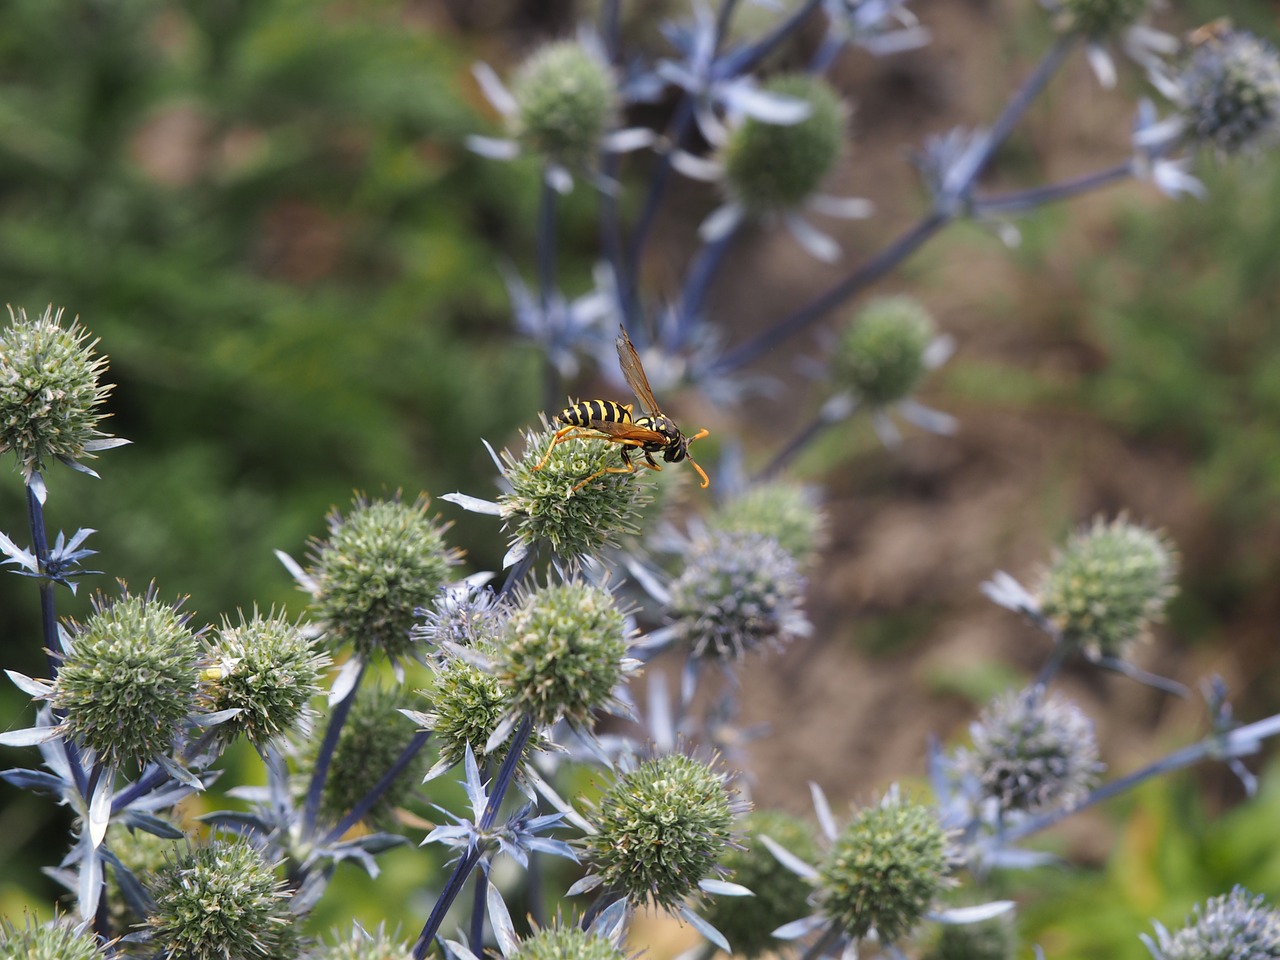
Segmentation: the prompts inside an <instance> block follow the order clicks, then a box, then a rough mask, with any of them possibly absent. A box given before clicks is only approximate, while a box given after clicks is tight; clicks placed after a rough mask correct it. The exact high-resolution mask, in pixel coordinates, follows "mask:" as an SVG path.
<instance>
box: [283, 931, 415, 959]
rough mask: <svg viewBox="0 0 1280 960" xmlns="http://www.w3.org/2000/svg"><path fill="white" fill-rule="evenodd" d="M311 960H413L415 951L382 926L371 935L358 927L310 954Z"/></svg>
mask: <svg viewBox="0 0 1280 960" xmlns="http://www.w3.org/2000/svg"><path fill="white" fill-rule="evenodd" d="M308 957H309V960H413V951H412V950H411V949H410V948H409V947H408V946H407V945H405V944H403V943H401V942H399V941H398V940H397V939H396V938H395V937H393V936H391V935H390V934H388V933H387V932H386V930H384V929H383V928H382V927H381V926H380V927H378V929H377V930H374V931H373V932H372V933H370V932H369V931H368V930H365V929H364V928H363V927H361V926H359V925H357V926H355V927H354V928H353V929H352V930H351V933H350V934H348V935H347V936H345V937H343V938H341V939H339V940H337V941H336V942H334V943H332V944H324V945H322V946H320V947H319V948H317V949H315V950H313V951H312V952H311V953H310V954H308Z"/></svg>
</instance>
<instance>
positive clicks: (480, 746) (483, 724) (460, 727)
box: [414, 657, 512, 769]
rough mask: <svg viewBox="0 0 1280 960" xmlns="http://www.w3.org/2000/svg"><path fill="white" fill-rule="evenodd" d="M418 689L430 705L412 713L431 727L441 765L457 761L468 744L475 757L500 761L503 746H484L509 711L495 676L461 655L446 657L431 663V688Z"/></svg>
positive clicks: (460, 760)
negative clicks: (433, 670) (433, 673)
mask: <svg viewBox="0 0 1280 960" xmlns="http://www.w3.org/2000/svg"><path fill="white" fill-rule="evenodd" d="M421 693H422V694H423V695H424V696H426V697H427V698H428V700H429V701H430V704H431V706H430V707H429V708H428V709H427V710H425V711H423V712H421V713H420V714H414V717H415V719H418V720H419V721H420V722H421V723H422V725H423V727H424V728H425V729H428V730H430V731H431V735H432V740H433V742H434V743H435V747H436V750H437V751H439V754H440V767H441V768H442V769H447V768H448V767H452V766H454V765H456V764H459V763H461V762H462V760H463V757H465V756H466V752H467V748H468V747H470V748H471V751H472V752H473V753H474V754H475V755H476V757H477V758H480V759H489V760H492V761H494V762H495V763H500V762H501V761H502V757H503V756H505V750H502V749H495V750H493V751H488V750H486V746H487V745H488V742H489V738H490V737H491V736H492V735H493V733H494V731H495V730H497V729H498V726H499V724H501V723H502V721H503V720H504V719H505V718H506V717H507V716H508V715H509V714H510V713H511V711H512V703H511V701H510V699H509V698H508V696H507V693H506V688H504V687H503V685H502V682H501V681H500V680H499V679H498V678H497V677H496V676H494V675H493V674H492V673H491V672H489V671H487V670H484V669H482V668H480V667H478V666H476V665H475V664H474V663H472V662H471V661H469V660H466V659H464V658H462V657H446V658H443V659H442V660H441V661H440V662H439V663H438V664H437V665H436V667H435V676H434V678H433V679H432V682H431V688H430V689H429V690H423V691H421Z"/></svg>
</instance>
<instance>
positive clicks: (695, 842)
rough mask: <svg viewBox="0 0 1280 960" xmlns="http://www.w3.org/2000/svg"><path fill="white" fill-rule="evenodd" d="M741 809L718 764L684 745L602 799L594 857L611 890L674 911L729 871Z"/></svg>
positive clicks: (592, 841)
mask: <svg viewBox="0 0 1280 960" xmlns="http://www.w3.org/2000/svg"><path fill="white" fill-rule="evenodd" d="M734 813H735V803H734V800H733V798H732V796H731V795H730V793H729V790H728V788H727V785H726V783H725V778H724V775H723V774H722V773H720V772H719V771H718V770H716V769H715V767H714V766H713V765H711V764H708V763H704V762H702V761H700V760H696V759H694V758H692V757H689V756H685V755H684V754H679V753H673V754H667V755H666V756H663V757H659V758H657V759H654V760H646V761H644V762H642V763H640V764H639V765H638V766H636V767H635V768H634V769H633V770H631V771H629V772H627V773H624V774H623V775H622V776H620V777H619V778H618V779H617V780H616V781H615V782H614V784H613V785H612V786H611V787H609V789H608V790H606V791H605V793H604V795H603V796H602V797H601V798H600V799H599V801H598V802H597V804H596V808H595V810H594V812H593V814H592V815H591V816H590V820H591V824H592V827H593V828H594V832H593V833H592V834H591V835H590V836H589V837H587V839H586V840H585V846H586V852H587V858H588V860H589V861H590V862H591V864H592V866H593V867H594V869H595V871H596V873H597V874H598V875H599V877H600V878H601V880H602V881H603V884H604V886H605V888H606V889H607V890H609V891H611V892H613V893H617V894H622V895H624V896H626V897H627V898H628V899H629V900H631V901H633V902H636V903H643V902H648V901H652V902H653V903H655V904H656V905H658V906H659V907H662V908H663V909H665V910H668V911H674V910H676V909H677V908H678V907H679V906H680V905H681V904H682V903H683V902H684V901H685V900H686V899H687V898H690V897H696V896H698V894H699V887H698V884H699V882H700V881H702V880H705V879H707V878H709V877H712V876H714V875H716V874H718V873H719V872H720V871H721V869H722V868H721V866H720V860H721V858H722V857H723V855H724V853H725V851H726V849H727V848H728V847H729V845H730V844H731V843H732V842H733V837H734Z"/></svg>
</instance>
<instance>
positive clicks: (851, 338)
mask: <svg viewBox="0 0 1280 960" xmlns="http://www.w3.org/2000/svg"><path fill="white" fill-rule="evenodd" d="M934 335H935V326H934V322H933V317H931V316H930V315H929V311H928V310H926V309H925V308H924V306H923V305H922V304H921V303H920V302H919V301H917V300H915V299H913V298H911V297H880V298H878V299H875V300H872V301H871V302H870V303H868V304H867V305H866V306H865V307H863V308H862V309H861V310H859V311H858V312H857V314H856V315H855V316H854V317H853V321H852V322H851V323H850V324H849V325H848V326H847V327H846V328H845V330H844V333H843V335H842V336H841V338H840V341H839V343H838V345H837V346H836V351H835V355H834V357H833V358H832V362H831V366H832V375H833V377H834V379H835V381H836V383H837V384H839V386H840V387H841V388H843V389H846V390H850V391H852V393H853V394H854V396H856V397H858V398H859V399H860V400H861V401H862V402H864V403H866V404H868V405H870V406H871V407H885V406H888V405H889V404H892V403H897V402H898V401H900V400H904V399H906V398H907V397H908V396H910V394H911V392H912V391H913V390H915V388H916V387H917V386H918V385H919V383H920V380H921V378H922V377H923V376H924V375H925V372H926V371H927V370H928V363H927V362H926V351H927V350H928V347H929V344H930V343H931V342H932V341H933V339H934Z"/></svg>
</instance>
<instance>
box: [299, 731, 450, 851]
mask: <svg viewBox="0 0 1280 960" xmlns="http://www.w3.org/2000/svg"><path fill="white" fill-rule="evenodd" d="M430 739H431V731H430V730H421V731H419V732H418V733H416V734H414V737H413V739H412V740H410V741H409V743H408V744H407V745H406V746H405V748H404V749H403V750H401V751H400V756H398V757H396V760H395V763H393V764H391V766H390V767H388V768H387V772H386V773H384V774H383V775H382V777H381V779H379V780H378V782H377V783H375V784H374V785H373V786H372V787H370V788H369V792H368V793H366V794H365V795H364V796H363V797H361V798H360V800H359V802H358V803H357V804H356V805H355V806H353V807H352V808H351V810H350V811H349V812H348V813H347V815H346V816H345V817H343V818H342V819H341V820H339V821H338V824H337V826H335V827H334V828H333V829H332V830H330V831H329V834H328V836H326V837H325V838H324V840H323V841H322V844H323V845H328V844H330V843H333V842H334V841H335V840H337V839H338V838H339V837H341V836H342V835H343V834H344V833H346V832H347V831H348V830H350V829H351V828H352V827H354V826H355V825H356V824H357V823H359V822H360V821H361V820H362V819H363V818H364V815H365V814H366V813H368V812H369V811H370V810H371V809H373V805H374V804H375V803H377V802H378V800H379V798H380V797H381V796H382V795H383V794H384V793H386V792H387V790H388V789H389V788H390V787H391V784H393V783H394V782H395V780H396V777H398V776H400V774H401V773H403V772H404V769H405V767H407V766H409V764H410V763H412V762H413V758H414V757H416V756H417V755H418V753H419V752H420V751H421V750H422V748H423V747H425V746H426V745H427V741H428V740H430Z"/></svg>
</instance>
